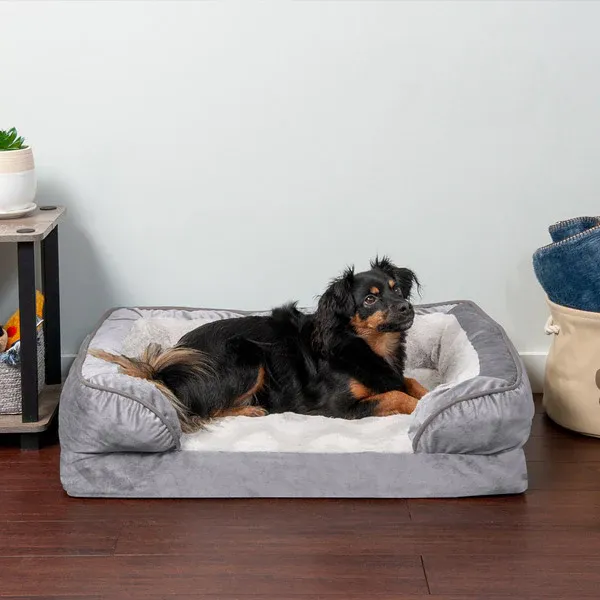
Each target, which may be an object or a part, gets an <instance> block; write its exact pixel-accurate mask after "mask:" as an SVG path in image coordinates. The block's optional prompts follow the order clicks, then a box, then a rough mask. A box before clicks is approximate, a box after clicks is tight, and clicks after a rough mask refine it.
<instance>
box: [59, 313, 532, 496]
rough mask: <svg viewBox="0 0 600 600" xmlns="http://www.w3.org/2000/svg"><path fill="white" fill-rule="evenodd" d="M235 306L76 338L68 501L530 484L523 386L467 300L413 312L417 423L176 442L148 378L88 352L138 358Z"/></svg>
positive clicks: (280, 426) (486, 491)
mask: <svg viewBox="0 0 600 600" xmlns="http://www.w3.org/2000/svg"><path fill="white" fill-rule="evenodd" d="M244 314H248V313H243V312H237V311H223V310H204V309H199V310H197V309H140V308H119V309H115V310H113V311H110V312H109V313H108V314H107V315H106V316H105V317H104V318H103V320H102V321H101V323H100V324H99V326H98V327H97V328H96V330H95V331H94V332H93V333H91V334H90V335H89V336H88V338H87V339H86V340H85V342H84V343H83V345H82V347H81V350H80V352H79V354H78V356H77V359H76V360H75V363H74V364H73V367H72V368H71V371H70V373H69V376H68V378H67V381H66V383H65V386H64V389H63V393H62V397H61V403H60V422H59V427H60V440H61V445H62V452H61V481H62V484H63V487H64V488H65V490H66V491H67V493H68V494H70V495H71V496H108V497H147V498H150V497H173V498H177V497H180V498H182V497H260V496H274V497H369V498H374V497H381V498H390V497H398V498H411V497H458V496H477V495H490V494H511V493H520V492H523V491H525V490H526V488H527V470H526V465H525V457H524V453H523V445H524V444H525V442H526V441H527V439H528V437H529V433H530V428H531V420H532V418H533V412H534V410H533V402H532V396H531V390H530V386H529V381H528V380H527V376H526V374H525V372H524V370H523V366H522V363H521V361H520V358H519V356H518V355H517V353H516V352H515V349H514V348H513V346H512V344H511V343H510V341H509V340H508V338H507V337H506V335H505V333H504V331H503V330H502V328H501V327H500V326H499V325H498V324H497V323H495V322H494V321H493V320H492V319H491V318H490V317H488V316H487V315H486V314H485V313H484V312H483V311H482V310H481V309H479V308H478V307H477V306H476V305H475V304H473V303H471V302H452V303H447V304H437V305H424V306H419V307H417V317H416V318H415V324H414V325H413V327H412V329H411V330H410V332H409V336H408V342H407V352H408V373H407V374H410V375H412V376H414V377H416V378H417V379H418V380H419V381H421V382H422V383H423V384H424V385H425V386H426V387H428V389H430V392H429V393H428V394H427V395H426V396H425V397H424V398H423V399H422V400H421V401H420V402H419V405H418V408H417V410H416V411H415V412H414V414H412V415H396V416H391V417H373V418H368V419H361V420H356V421H346V420H343V419H329V418H325V417H316V416H304V415H296V414H292V413H286V414H282V415H268V416H266V417H258V418H249V417H229V418H225V419H221V420H218V421H215V422H214V423H213V424H211V425H210V426H209V427H208V428H207V429H206V430H203V431H201V432H198V433H195V434H191V435H186V434H182V432H181V428H180V426H179V422H178V419H177V416H176V414H175V411H174V410H173V408H172V406H171V404H170V403H169V402H168V400H167V399H166V398H165V397H164V396H163V395H162V394H161V393H160V392H159V391H158V389H156V388H155V387H154V386H153V385H152V384H151V383H149V382H147V381H143V380H139V379H134V378H131V377H128V376H126V375H122V374H120V373H118V372H117V367H116V365H113V364H109V363H106V362H103V361H101V360H99V359H96V358H94V357H92V356H90V355H88V353H87V351H88V348H89V347H93V348H102V349H105V350H108V351H111V352H123V353H126V354H129V355H131V354H136V353H137V352H139V351H141V349H142V348H143V347H144V346H145V345H146V344H147V342H148V341H162V342H163V344H169V343H171V344H172V343H174V342H176V341H177V339H178V338H179V337H180V336H181V335H182V334H183V333H185V332H186V331H188V330H190V329H192V328H194V327H197V326H198V325H199V324H201V323H204V322H207V321H210V320H214V319H222V318H227V317H239V316H243V315H244Z"/></svg>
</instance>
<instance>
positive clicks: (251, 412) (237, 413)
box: [213, 406, 268, 417]
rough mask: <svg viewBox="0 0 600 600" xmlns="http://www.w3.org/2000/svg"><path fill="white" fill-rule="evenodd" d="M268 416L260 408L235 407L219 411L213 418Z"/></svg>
mask: <svg viewBox="0 0 600 600" xmlns="http://www.w3.org/2000/svg"><path fill="white" fill-rule="evenodd" d="M267 414H268V413H267V411H266V410H265V409H264V408H261V407H260V406H237V407H235V406H233V407H231V408H224V409H223V410H218V411H217V412H216V413H214V415H213V417H264V416H265V415H267Z"/></svg>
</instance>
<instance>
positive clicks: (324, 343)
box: [314, 257, 419, 350]
mask: <svg viewBox="0 0 600 600" xmlns="http://www.w3.org/2000/svg"><path fill="white" fill-rule="evenodd" d="M415 285H417V286H419V281H418V279H417V276H416V275H415V274H414V273H413V272H412V271H411V270H410V269H406V268H402V267H396V266H395V265H394V264H393V263H392V262H391V261H390V260H389V259H388V258H387V257H383V258H376V259H375V260H373V261H371V269H370V270H369V271H364V272H362V273H354V269H353V268H348V269H346V271H344V273H343V274H342V275H341V276H340V277H338V278H337V279H335V280H333V281H332V282H331V284H330V286H329V287H328V288H327V290H326V291H325V293H324V294H323V295H322V296H321V298H320V300H319V304H318V306H317V312H316V315H315V334H314V339H315V343H316V344H317V346H319V347H320V348H321V349H322V350H327V349H331V348H332V346H333V345H334V344H335V340H336V339H337V337H338V333H339V332H340V331H342V330H344V329H345V328H347V327H348V326H350V327H351V328H352V329H354V331H355V332H356V333H357V334H358V335H360V336H361V337H367V336H371V335H375V334H384V333H401V332H404V331H407V330H408V329H409V328H410V327H411V325H412V324H413V320H414V316H415V315H414V309H413V306H412V304H411V303H410V297H411V292H412V290H413V286H415Z"/></svg>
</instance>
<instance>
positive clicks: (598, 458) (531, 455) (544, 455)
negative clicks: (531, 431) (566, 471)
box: [525, 435, 600, 463]
mask: <svg viewBox="0 0 600 600" xmlns="http://www.w3.org/2000/svg"><path fill="white" fill-rule="evenodd" d="M525 456H526V457H527V460H529V461H532V462H540V461H542V462H552V463H557V462H562V463H565V462H567V463H568V462H571V463H577V462H600V439H596V438H590V437H586V436H581V435H573V436H555V437H549V436H541V435H540V436H533V437H531V438H529V441H528V442H527V444H525Z"/></svg>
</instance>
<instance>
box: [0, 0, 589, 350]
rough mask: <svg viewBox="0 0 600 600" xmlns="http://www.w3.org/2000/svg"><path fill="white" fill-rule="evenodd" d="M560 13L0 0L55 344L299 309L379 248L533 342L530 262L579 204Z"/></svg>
mask: <svg viewBox="0 0 600 600" xmlns="http://www.w3.org/2000/svg"><path fill="white" fill-rule="evenodd" d="M599 19H600V5H599V4H598V3H592V2H587V3H585V2H584V3H578V2H563V3H555V2H531V3H528V2H278V3H272V2H262V3H258V2H253V1H246V2H243V3H220V2H218V3H217V2H164V3H159V2H141V1H140V2H81V1H80V2H52V1H48V2H15V3H6V2H3V3H0V22H1V23H2V35H1V36H0V57H1V58H0V64H1V78H0V80H1V86H2V93H1V94H0V119H1V122H0V126H4V127H8V126H12V125H16V126H18V127H19V128H20V129H21V131H22V133H23V134H24V135H26V136H27V138H28V139H29V140H30V142H31V143H32V145H33V147H34V151H35V157H36V161H37V166H38V173H39V180H40V193H39V201H40V202H58V203H64V204H66V205H67V206H68V208H69V216H68V220H67V222H66V223H65V224H64V226H63V227H62V240H61V257H62V291H63V322H64V351H65V353H72V352H75V351H76V348H77V346H78V344H79V343H80V342H81V340H82V338H83V336H84V334H85V333H86V332H87V331H89V329H90V328H91V327H92V326H93V324H94V323H95V321H96V320H97V319H98V317H99V316H100V314H101V313H102V312H103V311H104V310H105V309H106V308H108V307H110V306H111V305H115V304H177V305H204V306H226V307H241V308H264V307H269V306H272V305H274V304H276V303H279V302H283V301H286V300H288V299H294V298H296V299H299V300H300V301H301V302H302V303H309V302H311V301H312V299H313V298H314V296H315V295H316V294H318V293H319V292H320V291H321V290H322V289H323V286H324V285H325V284H326V282H327V281H328V279H329V278H330V277H331V276H333V275H334V274H335V273H336V272H338V271H339V270H340V269H341V268H343V267H344V265H345V264H346V263H348V262H356V263H357V266H359V267H364V266H365V265H366V264H367V261H368V259H369V257H371V256H372V255H374V254H375V253H376V252H387V253H390V254H391V255H392V257H393V258H394V259H395V260H397V261H398V262H400V263H402V264H405V265H409V266H411V267H413V268H414V269H415V270H416V271H417V272H418V273H419V275H420V277H421V279H422V280H423V283H424V285H425V288H424V289H425V294H424V298H423V300H424V301H438V300H444V299H451V298H471V299H473V300H475V301H477V302H478V303H480V304H481V306H482V307H483V308H484V309H485V310H487V311H488V312H489V313H491V314H492V316H494V317H495V318H497V319H498V320H499V321H500V322H501V323H502V324H503V325H504V326H505V327H506V328H507V330H508V332H509V334H510V335H511V337H512V338H513V339H514V341H515V343H516V345H517V347H518V348H519V350H521V351H524V352H527V351H531V352H535V351H544V350H545V348H546V347H547V343H548V340H547V339H546V337H545V336H544V334H543V325H544V322H545V319H546V308H545V305H544V298H543V295H542V293H541V291H540V289H539V288H538V286H537V283H536V281H535V279H534V276H533V273H532V270H531V254H532V252H533V250H534V249H535V248H536V247H537V246H539V245H540V244H542V243H544V242H545V241H546V239H547V237H546V228H547V226H548V225H549V224H550V223H552V222H553V221H555V220H558V219H562V218H569V217H572V216H576V215H581V214H588V213H592V214H597V213H598V212H599V211H598V196H599V191H600V186H599V183H600V181H599V180H600V169H598V165H599V164H600V145H599V143H598V140H600V135H599V133H600V132H599V131H598V129H599V128H600V118H599V117H600V108H599V107H600V79H599V77H598V73H599V72H600V60H599V59H600V36H599V35H598V27H597V24H598V22H600V21H599ZM12 258H13V256H12V254H11V252H10V251H8V250H7V249H6V248H0V261H1V262H0V294H1V302H0V310H1V311H2V314H6V316H8V314H7V313H8V312H10V310H12V309H13V308H14V305H15V301H16V296H15V294H14V290H15V278H14V270H13V267H12V263H11V261H10V259H12Z"/></svg>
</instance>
